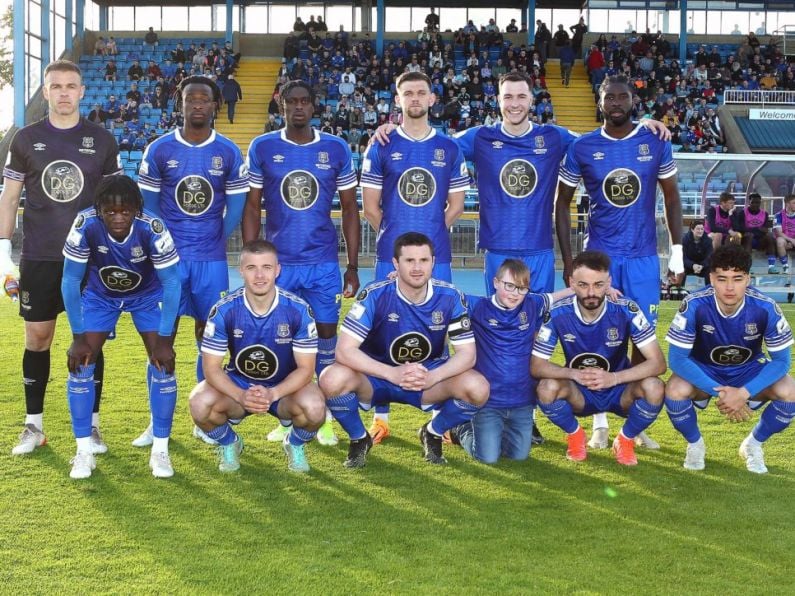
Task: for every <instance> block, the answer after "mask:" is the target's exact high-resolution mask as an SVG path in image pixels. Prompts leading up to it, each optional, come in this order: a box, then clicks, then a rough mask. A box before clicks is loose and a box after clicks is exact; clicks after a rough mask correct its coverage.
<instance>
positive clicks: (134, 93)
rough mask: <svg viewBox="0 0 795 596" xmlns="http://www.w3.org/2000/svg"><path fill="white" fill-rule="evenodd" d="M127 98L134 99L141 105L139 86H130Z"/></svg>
mask: <svg viewBox="0 0 795 596" xmlns="http://www.w3.org/2000/svg"><path fill="white" fill-rule="evenodd" d="M126 98H127V100H130V99H132V100H133V101H135V102H136V103H139V102H140V101H141V92H140V91H139V90H138V84H137V83H132V84H131V85H130V89H129V91H127V95H126Z"/></svg>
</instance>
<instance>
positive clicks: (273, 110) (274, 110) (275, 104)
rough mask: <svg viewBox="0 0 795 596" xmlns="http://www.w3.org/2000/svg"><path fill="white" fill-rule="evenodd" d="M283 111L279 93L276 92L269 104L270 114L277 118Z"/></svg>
mask: <svg viewBox="0 0 795 596" xmlns="http://www.w3.org/2000/svg"><path fill="white" fill-rule="evenodd" d="M281 111H282V110H281V107H280V106H279V92H278V91H274V92H273V95H272V96H271V100H270V102H269V103H268V114H272V115H273V116H276V115H278V114H280V113H281Z"/></svg>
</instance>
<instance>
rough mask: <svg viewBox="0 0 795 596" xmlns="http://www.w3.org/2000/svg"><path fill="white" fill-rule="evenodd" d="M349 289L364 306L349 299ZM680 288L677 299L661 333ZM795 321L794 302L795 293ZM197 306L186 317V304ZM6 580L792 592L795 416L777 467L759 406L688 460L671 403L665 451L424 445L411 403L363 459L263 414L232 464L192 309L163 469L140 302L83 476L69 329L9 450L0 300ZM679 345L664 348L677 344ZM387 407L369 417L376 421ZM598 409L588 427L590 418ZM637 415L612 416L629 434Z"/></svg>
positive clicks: (157, 585)
mask: <svg viewBox="0 0 795 596" xmlns="http://www.w3.org/2000/svg"><path fill="white" fill-rule="evenodd" d="M346 307H347V305H346ZM674 309H675V305H674V304H672V303H665V304H664V305H663V306H662V308H661V317H660V321H661V324H660V330H659V336H660V338H662V336H663V334H664V332H665V331H666V330H667V328H668V325H669V323H670V320H671V318H672V316H673V313H674ZM785 309H786V312H787V314H788V316H789V318H790V320H791V321H792V320H793V319H795V317H794V316H793V315H795V309H793V308H791V307H786V306H785ZM186 323H187V321H186ZM0 326H1V327H0V328H2V329H3V334H2V336H0V353H1V354H2V357H3V361H4V364H5V370H6V372H5V373H4V374H3V375H2V376H0V414H1V415H0V428H1V429H2V435H0V436H2V440H1V441H0V561H2V564H0V592H2V593H8V594H16V593H23V592H32V593H42V594H56V593H80V594H86V593H89V592H91V593H181V594H245V593H262V594H277V593H284V594H286V593H293V594H295V593H298V594H302V593H306V594H321V593H328V594H349V593H359V594H364V593H374V592H383V593H389V594H392V593H400V594H430V593H440V592H447V593H453V594H455V593H465V594H485V593H490V594H501V593H530V592H542V593H579V594H597V593H649V594H671V593H687V594H691V593H692V594H709V593H719V594H730V593H742V594H773V593H792V591H793V583H792V581H793V580H792V560H793V552H795V532H793V521H792V519H793V516H792V512H791V509H790V506H791V504H792V495H793V494H795V492H793V491H795V456H793V451H794V449H793V446H794V445H795V434H793V430H788V431H786V432H785V433H784V434H783V435H780V436H776V437H774V438H773V439H771V440H770V441H769V443H768V445H767V447H766V456H767V463H768V467H769V468H770V473H769V474H768V475H767V476H764V477H759V476H755V475H753V474H750V473H749V472H747V471H746V470H745V466H744V464H743V462H742V461H741V460H740V458H739V456H738V454H737V447H738V445H739V443H740V441H741V440H742V438H743V436H744V435H745V434H746V433H747V432H748V430H749V428H750V427H751V424H752V423H746V424H736V425H735V424H731V423H729V422H727V421H725V420H723V419H722V418H721V417H720V415H719V414H718V412H717V410H716V408H715V407H714V406H712V407H711V408H710V409H709V410H708V411H707V413H706V414H704V415H702V416H701V425H702V429H703V431H704V436H705V439H706V442H707V469H706V470H705V471H704V472H702V473H691V472H687V471H686V470H684V469H683V468H682V465H681V464H682V459H683V457H684V441H683V440H682V438H681V437H680V436H678V435H677V434H675V433H674V431H673V429H672V427H671V425H670V422H669V421H668V419H667V416H666V415H665V414H662V415H661V417H660V419H659V420H658V421H657V422H656V423H655V425H654V426H653V427H652V428H651V430H650V434H651V435H652V436H654V437H655V438H656V439H657V440H658V441H659V442H660V443H661V444H662V449H661V450H660V451H658V452H650V451H644V450H639V460H640V465H638V466H637V467H636V468H633V469H626V468H622V467H620V466H618V465H617V464H616V463H615V461H614V460H613V458H612V456H611V455H610V453H609V451H599V452H593V451H592V452H590V453H589V457H588V460H587V461H586V462H584V463H581V464H575V463H572V462H569V461H567V460H566V459H565V457H564V450H565V444H564V439H563V436H562V433H560V432H559V431H557V430H556V429H555V428H553V427H552V425H550V424H549V423H548V422H547V421H546V420H542V421H541V423H540V425H541V429H542V431H543V433H544V434H545V436H546V437H547V443H546V444H545V445H543V446H542V447H539V448H534V449H533V452H532V454H531V458H530V460H528V461H526V462H500V463H499V464H498V465H495V466H485V465H481V464H478V463H475V462H474V461H472V460H471V459H470V458H469V457H467V456H466V455H465V453H464V452H463V451H462V450H461V449H459V448H447V449H446V453H447V457H448V459H449V461H450V463H449V465H447V466H446V467H433V466H431V465H429V464H427V463H425V462H424V461H423V459H422V456H421V450H420V446H419V444H418V441H417V438H416V435H415V433H416V429H417V428H418V427H419V426H420V425H421V423H422V422H423V420H424V415H422V414H421V413H419V412H417V411H414V410H411V409H409V408H404V407H398V408H395V409H394V410H393V417H392V428H393V433H394V434H393V436H392V437H390V438H389V439H388V440H387V441H386V442H385V443H384V444H383V445H381V446H378V447H376V448H375V449H374V450H373V451H372V452H371V454H370V458H369V463H368V466H367V467H366V468H365V469H364V470H359V471H349V470H346V469H344V468H343V467H342V461H343V459H344V457H345V453H346V450H347V445H348V444H347V440H343V441H341V443H340V445H339V446H337V447H331V448H329V447H321V446H319V445H317V444H312V445H310V446H309V447H308V457H309V461H310V463H311V465H312V472H311V473H310V474H309V475H306V476H298V475H294V474H290V473H288V472H287V470H286V463H285V458H284V455H283V453H282V451H281V446H280V445H278V444H273V443H267V442H266V441H265V434H266V433H267V432H268V431H269V430H270V429H271V428H272V427H273V425H274V422H275V420H274V419H273V418H269V417H266V418H250V419H248V420H246V421H245V422H244V423H243V424H242V425H241V427H240V429H239V430H240V432H241V434H242V435H243V436H244V437H245V440H246V450H245V452H244V453H243V456H242V468H241V470H240V472H239V473H237V474H230V475H222V474H221V473H219V472H218V470H217V467H216V459H215V454H214V451H213V449H212V448H210V447H208V446H206V445H204V444H203V443H201V442H199V441H197V440H195V439H193V438H192V437H191V435H190V430H191V427H192V423H191V421H190V418H189V414H188V410H187V405H186V401H187V400H186V398H187V395H188V392H189V391H190V389H191V387H192V385H193V383H192V380H193V378H194V368H193V366H194V365H193V363H194V358H195V347H194V345H193V342H192V339H191V337H190V332H189V331H190V330H189V328H190V327H192V326H191V325H188V324H185V325H183V331H182V333H181V334H180V337H179V342H178V346H177V354H178V380H179V383H180V391H179V394H180V398H179V401H178V404H177V413H176V417H175V422H174V432H173V440H172V443H171V452H172V458H173V462H174V466H175V469H176V476H175V477H174V478H173V479H171V480H156V479H154V478H152V476H151V474H150V472H149V469H148V467H147V458H148V451H147V450H137V449H135V448H134V447H132V446H131V445H130V440H131V439H133V438H134V437H135V436H137V434H138V433H139V432H140V431H141V430H142V429H143V428H144V426H145V425H146V423H147V420H148V403H147V396H146V392H145V374H144V373H145V356H144V350H143V346H141V344H140V341H139V339H138V337H137V335H136V334H135V332H134V331H133V329H132V325H131V323H130V320H129V318H124V319H123V320H122V322H121V324H120V325H119V329H118V331H119V337H118V339H116V340H115V341H113V342H110V343H109V344H108V346H107V348H106V362H107V364H106V367H107V369H106V370H107V373H106V381H105V383H106V384H105V393H104V400H103V407H102V428H103V432H104V434H105V439H106V441H107V442H108V445H109V447H110V451H109V453H108V454H106V455H103V456H99V457H98V467H97V470H96V472H95V473H94V476H93V477H92V478H91V479H89V480H86V481H73V480H70V479H69V476H68V473H69V459H70V458H71V457H72V456H73V455H74V448H75V447H74V441H73V438H72V435H71V427H70V424H69V414H68V410H67V407H66V398H65V389H64V380H65V378H66V369H65V351H66V348H67V347H68V340H69V334H68V327H67V324H66V319H65V317H62V319H61V321H60V324H59V329H58V334H57V338H56V343H55V345H54V346H53V350H52V353H53V368H52V379H51V382H50V385H49V390H48V395H47V401H46V418H45V430H46V432H47V436H48V439H49V444H48V445H47V446H46V447H44V448H42V449H39V450H37V451H36V452H35V453H34V454H33V455H30V456H26V457H12V456H11V455H10V451H11V447H12V446H13V444H14V441H15V440H16V435H17V433H18V432H19V429H20V426H21V422H22V418H23V415H24V399H23V395H22V386H21V382H20V376H21V374H20V361H21V353H22V349H23V342H22V337H23V333H22V323H21V321H20V319H19V317H17V316H16V307H15V305H12V304H11V303H10V302H9V301H7V300H2V301H0ZM663 349H664V350H665V349H667V348H666V346H665V345H664V344H663ZM369 418H370V416H369V415H365V419H366V423H367V424H369ZM589 424H590V423H589V422H586V425H589ZM619 427H620V423H619V421H618V419H616V418H611V433H615V432H616V431H617V430H618V429H619Z"/></svg>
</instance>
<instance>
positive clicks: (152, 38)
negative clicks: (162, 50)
mask: <svg viewBox="0 0 795 596" xmlns="http://www.w3.org/2000/svg"><path fill="white" fill-rule="evenodd" d="M159 43H160V40H159V39H158V38H157V33H155V30H154V28H152V27H149V31H147V32H146V35H144V49H146V46H150V47H153V48H156V47H157V46H158V45H159Z"/></svg>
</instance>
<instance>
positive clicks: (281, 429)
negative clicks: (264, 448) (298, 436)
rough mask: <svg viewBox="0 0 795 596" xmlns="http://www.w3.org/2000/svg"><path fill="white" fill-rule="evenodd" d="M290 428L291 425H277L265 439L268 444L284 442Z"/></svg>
mask: <svg viewBox="0 0 795 596" xmlns="http://www.w3.org/2000/svg"><path fill="white" fill-rule="evenodd" d="M292 427H293V426H292V425H290V426H284V425H283V424H281V423H279V425H278V426H277V427H276V428H274V429H273V430H272V431H271V432H269V433H268V435H267V436H266V437H265V438H266V439H268V442H269V443H281V442H282V441H284V437H286V436H287V435H289V434H290V429H291V428H292Z"/></svg>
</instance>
